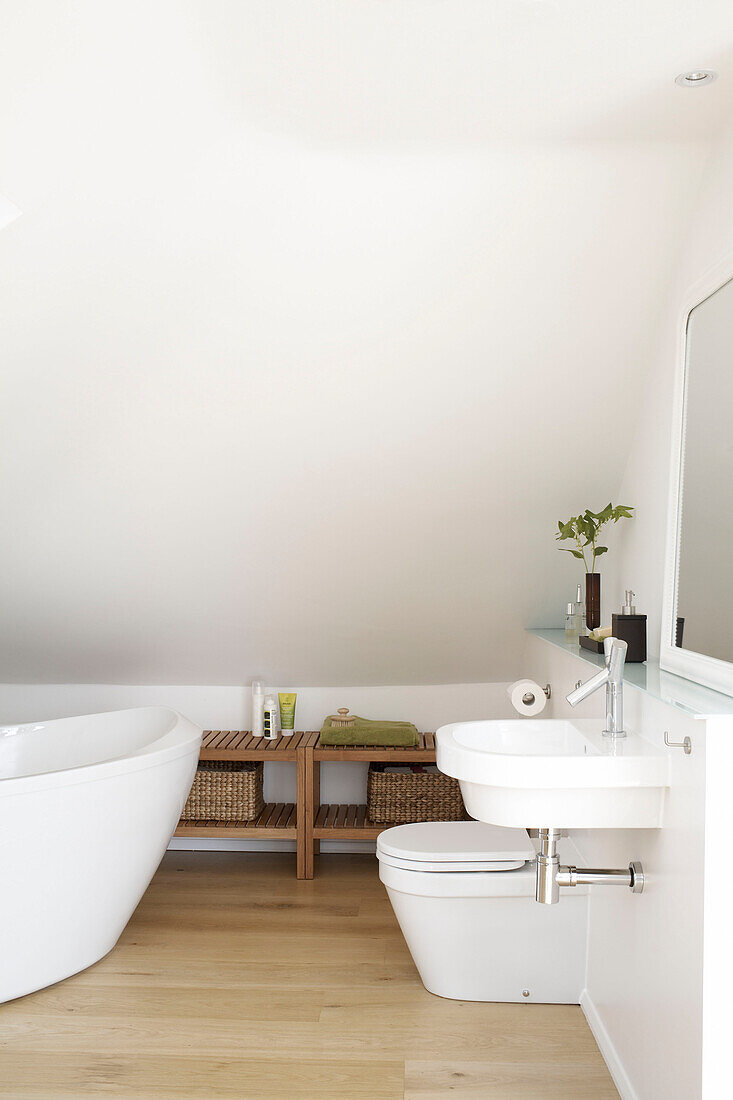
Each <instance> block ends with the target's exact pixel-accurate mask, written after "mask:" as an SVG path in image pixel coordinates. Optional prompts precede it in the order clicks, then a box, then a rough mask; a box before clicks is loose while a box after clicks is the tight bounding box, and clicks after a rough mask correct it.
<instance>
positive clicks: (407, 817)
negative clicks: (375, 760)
mask: <svg viewBox="0 0 733 1100" xmlns="http://www.w3.org/2000/svg"><path fill="white" fill-rule="evenodd" d="M386 766H388V765H385V764H370V765H369V775H368V778H367V817H368V818H369V820H370V821H374V822H376V823H378V824H384V823H387V822H389V823H390V824H395V825H401V824H405V823H407V822H410V821H460V820H461V819H462V818H464V817H465V816H466V808H465V806H464V805H463V799H462V798H461V788H460V787H459V786H458V780H457V779H453V778H452V777H451V776H449V775H443V773H442V772H407V771H406V772H399V773H397V772H392V773H388V772H385V770H384V769H385V767H386Z"/></svg>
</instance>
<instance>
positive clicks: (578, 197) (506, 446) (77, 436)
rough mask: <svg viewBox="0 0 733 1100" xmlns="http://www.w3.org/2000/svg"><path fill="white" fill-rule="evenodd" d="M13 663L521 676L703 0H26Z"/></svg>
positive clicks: (641, 325)
mask: <svg viewBox="0 0 733 1100" xmlns="http://www.w3.org/2000/svg"><path fill="white" fill-rule="evenodd" d="M3 10H4V12H7V13H8V18H7V19H6V22H5V25H4V31H3V36H2V42H0V140H1V141H2V146H3V150H4V155H3V164H2V169H1V174H0V191H2V192H3V193H5V194H7V195H8V196H9V197H10V198H12V199H13V200H14V201H15V202H16V203H17V204H18V206H20V207H21V209H22V210H23V216H22V217H21V218H19V219H18V220H17V221H16V222H14V223H13V224H12V225H10V226H9V227H7V228H6V229H5V230H4V231H3V233H2V236H1V237H0V301H2V310H1V311H0V346H1V347H2V374H3V378H2V393H3V400H2V403H1V406H0V418H1V420H0V465H1V466H2V469H3V471H4V472H5V476H4V477H3V479H2V485H1V486H0V514H2V515H3V517H4V519H5V525H6V529H7V531H8V533H9V537H7V538H5V539H3V540H2V546H0V600H1V601H2V607H3V623H4V630H3V632H2V637H0V662H1V663H2V667H3V669H4V673H3V676H4V678H5V679H7V680H12V681H14V682H18V683H27V682H51V683H58V682H71V683H79V682H82V683H83V682H95V683H101V684H105V683H110V682H112V683H126V684H143V683H144V684H181V683H189V684H232V683H234V684H236V683H243V682H248V681H249V680H250V679H252V678H253V677H254V676H256V675H258V674H261V675H264V676H266V677H269V678H271V679H275V680H278V681H280V682H284V681H288V682H290V683H297V684H301V685H305V684H310V685H317V684H324V683H332V684H333V683H341V684H345V685H348V684H355V683H361V684H386V683H392V684H400V683H445V682H454V683H463V682H473V681H483V680H486V679H487V678H491V679H497V680H505V679H509V678H510V677H511V676H513V674H514V669H515V666H516V664H517V662H518V660H519V658H520V654H521V646H522V634H521V632H522V629H523V628H524V626H525V625H527V624H528V623H536V624H537V623H540V624H545V625H548V624H552V623H557V624H559V623H560V622H561V615H562V611H563V607H564V604H565V603H566V601H567V599H568V598H569V597H570V596H572V595H573V593H574V583H573V582H574V581H575V579H576V576H577V570H576V568H575V566H574V564H573V563H572V562H571V561H570V559H569V558H568V557H567V556H566V555H562V554H560V553H558V552H556V549H555V545H554V542H553V538H554V532H555V525H556V521H557V519H558V518H559V517H561V516H562V517H565V516H567V515H569V514H571V513H573V512H575V511H577V510H578V509H579V508H583V507H585V506H586V505H590V506H591V507H596V506H602V505H603V504H605V503H606V501H607V500H608V499H609V498H610V497H612V496H614V494H615V492H616V490H617V488H618V484H619V481H620V479H621V474H622V470H623V466H624V463H625V459H626V453H627V450H628V447H629V446H630V444H631V438H632V430H633V425H632V423H631V422H630V420H629V419H628V417H627V415H626V412H627V410H628V408H630V407H634V405H635V404H636V395H637V392H638V389H639V386H640V384H641V381H642V379H643V376H644V373H645V370H646V366H647V362H648V357H649V351H650V348H651V340H652V337H653V335H654V326H655V319H656V317H657V315H658V311H659V307H660V304H661V301H662V293H663V289H664V286H665V284H666V280H667V272H668V270H669V267H670V264H671V263H672V261H673V258H674V255H675V253H676V249H677V238H678V235H679V233H680V231H681V227H682V226H683V225H684V223H685V222H686V220H687V217H688V212H689V209H690V207H691V203H692V201H693V198H694V195H695V193H696V189H697V184H698V179H699V174H700V171H701V166H702V165H703V164H704V161H705V156H706V152H707V147H708V142H709V139H710V137H711V135H712V133H714V132H715V129H716V127H717V126H719V125H720V124H721V121H722V119H723V118H724V117H725V111H726V109H727V108H728V107H729V105H730V98H731V90H730V87H729V83H727V82H726V81H724V80H723V79H721V80H719V81H718V82H716V84H714V85H712V86H711V87H710V88H708V89H703V90H702V91H701V92H700V93H699V94H695V93H692V92H689V91H686V90H684V89H680V88H677V87H676V86H675V84H674V76H675V75H676V73H677V72H679V71H680V69H681V68H686V67H688V65H689V63H690V62H689V59H690V58H691V57H692V56H693V55H694V56H695V57H698V56H701V57H702V56H704V57H712V58H713V59H715V58H717V57H718V55H719V54H720V53H721V51H723V50H725V49H726V48H727V44H728V43H731V42H733V8H732V6H731V5H730V4H729V3H727V2H723V0H707V3H706V4H705V5H704V6H703V8H702V9H700V6H699V5H696V6H695V11H694V17H693V14H692V13H691V9H690V5H689V0H647V2H646V3H645V4H644V5H639V4H638V2H636V0H615V2H614V4H612V5H605V4H603V5H591V6H589V5H588V4H587V3H583V2H580V0H556V2H554V3H552V4H537V3H534V4H524V3H516V4H514V3H512V4H487V3H485V2H484V0H454V2H452V3H442V2H441V3H423V2H422V0H419V2H418V0H401V2H400V3H397V4H382V3H375V2H373V0H359V2H356V3H352V4H348V5H343V4H339V3H334V2H332V0H283V2H282V3H278V4H272V3H271V2H270V0H248V3H246V4H241V3H238V2H236V3H229V2H225V0H220V2H218V3H216V4H214V3H210V2H209V0H190V2H188V0H187V2H184V3H181V2H178V0H158V2H156V3H155V4H152V5H151V4H150V3H142V0H130V2H128V3H127V4H125V5H124V6H123V7H119V6H118V5H109V4H99V3H97V2H96V0H74V2H73V3H72V2H71V0H23V2H22V3H20V2H17V0H10V3H7V4H5V5H4V8H3Z"/></svg>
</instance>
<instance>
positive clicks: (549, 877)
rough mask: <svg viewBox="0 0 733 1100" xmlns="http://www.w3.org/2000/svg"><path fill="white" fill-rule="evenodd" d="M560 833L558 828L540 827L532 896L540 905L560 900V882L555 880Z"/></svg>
mask: <svg viewBox="0 0 733 1100" xmlns="http://www.w3.org/2000/svg"><path fill="white" fill-rule="evenodd" d="M561 835H562V833H561V830H560V829H540V851H539V855H538V856H537V881H536V884H535V894H534V896H535V898H536V900H537V901H539V902H540V903H541V904H542V905H555V904H556V902H558V901H559V900H560V884H559V883H558V881H557V876H558V875H559V874H560V857H559V856H558V854H557V842H558V840H559V839H560V837H561Z"/></svg>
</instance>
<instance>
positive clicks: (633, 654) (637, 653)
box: [611, 588, 646, 664]
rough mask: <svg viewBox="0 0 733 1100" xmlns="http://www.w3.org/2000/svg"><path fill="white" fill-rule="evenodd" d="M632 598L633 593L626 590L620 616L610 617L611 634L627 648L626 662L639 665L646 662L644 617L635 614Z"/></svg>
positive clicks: (628, 589)
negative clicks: (624, 643)
mask: <svg viewBox="0 0 733 1100" xmlns="http://www.w3.org/2000/svg"><path fill="white" fill-rule="evenodd" d="M633 598H634V593H633V592H632V591H631V589H630V588H627V589H626V602H625V603H624V606H623V607H622V608H621V614H620V615H612V616H611V633H612V634H613V636H614V638H618V639H619V640H620V641H622V642H626V644H627V646H628V647H629V648H628V650H627V653H626V660H627V662H630V663H631V664H641V662H642V661H646V615H637V614H636V608H635V607H634V605H633V603H632V602H631V601H632V600H633Z"/></svg>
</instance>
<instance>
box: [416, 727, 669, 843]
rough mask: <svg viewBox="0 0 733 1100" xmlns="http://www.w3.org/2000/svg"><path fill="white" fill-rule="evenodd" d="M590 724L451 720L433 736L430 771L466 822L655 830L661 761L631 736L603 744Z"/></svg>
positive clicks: (663, 773)
mask: <svg viewBox="0 0 733 1100" xmlns="http://www.w3.org/2000/svg"><path fill="white" fill-rule="evenodd" d="M602 728H603V723H602V721H599V720H598V719H588V720H582V721H564V720H555V719H535V720H531V719H526V718H524V719H518V720H516V721H496V722H457V723H454V724H453V725H449V726H443V727H441V729H439V730H438V732H437V735H436V742H437V760H438V767H439V768H440V770H441V771H442V772H445V773H446V775H452V776H454V777H455V778H456V779H458V780H459V782H460V785H461V792H462V794H463V800H464V802H465V803H466V809H467V810H468V812H469V814H470V815H471V817H475V818H477V820H479V821H488V822H490V823H491V824H493V825H508V826H518V827H523V828H545V827H547V826H552V827H553V828H555V829H569V828H573V829H657V828H659V827H660V826H661V824H662V811H663V808H664V794H665V789H666V787H667V786H668V785H669V778H668V768H669V761H668V756H667V755H666V754H665V753H663V752H662V751H660V750H658V749H656V748H655V747H654V746H653V745H651V744H649V742H648V741H644V740H643V738H641V737H639V736H638V735H636V734H633V733H630V734H628V736H627V737H625V738H623V739H620V740H616V741H611V740H610V739H609V738H605V737H603V734H602Z"/></svg>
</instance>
